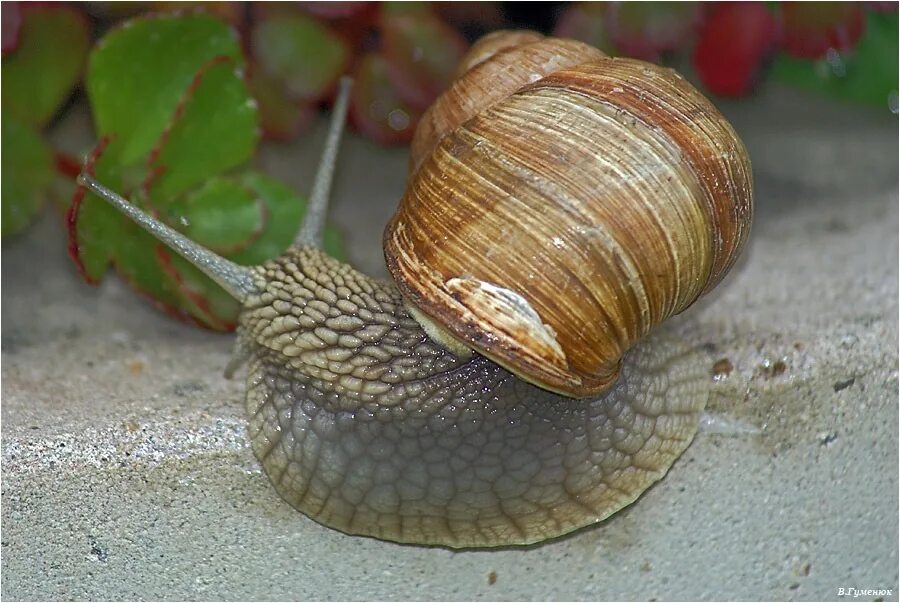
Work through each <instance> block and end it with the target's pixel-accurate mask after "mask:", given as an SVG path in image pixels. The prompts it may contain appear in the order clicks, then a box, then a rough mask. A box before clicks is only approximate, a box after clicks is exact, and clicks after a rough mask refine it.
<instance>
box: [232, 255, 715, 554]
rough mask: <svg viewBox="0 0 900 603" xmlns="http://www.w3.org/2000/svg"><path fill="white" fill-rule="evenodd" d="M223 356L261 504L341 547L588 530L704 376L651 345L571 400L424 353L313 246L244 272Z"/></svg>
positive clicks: (668, 436)
mask: <svg viewBox="0 0 900 603" xmlns="http://www.w3.org/2000/svg"><path fill="white" fill-rule="evenodd" d="M255 287H256V289H257V291H258V292H257V293H253V294H251V295H250V297H249V298H248V299H247V300H246V301H245V304H244V309H243V311H242V314H241V319H240V327H239V331H238V335H239V344H238V348H239V349H240V350H242V352H241V353H242V355H246V356H247V357H249V358H250V361H249V371H248V376H247V398H246V407H247V412H248V415H249V429H248V431H249V435H250V438H251V441H252V447H253V450H254V452H255V454H256V456H257V457H258V458H259V460H260V462H261V464H262V466H263V468H264V470H265V472H266V474H267V475H268V476H269V478H270V479H271V481H272V483H273V484H274V485H275V487H276V489H277V490H278V492H279V494H280V495H281V496H282V497H283V498H284V499H285V500H286V501H288V502H289V503H290V504H291V505H293V506H294V507H296V508H297V509H299V510H300V511H302V512H303V513H305V514H306V515H308V516H309V517H311V518H313V519H315V520H316V521H319V522H321V523H323V524H325V525H327V526H330V527H333V528H337V529H339V530H342V531H344V532H347V533H351V534H361V535H367V536H374V537H377V538H382V539H387V540H395V541H399V542H407V543H419V544H435V545H444V546H449V547H475V546H498V545H511V544H527V543H532V542H536V541H540V540H544V539H547V538H552V537H554V536H559V535H561V534H565V533H567V532H569V531H571V530H574V529H577V528H579V527H582V526H585V525H588V524H591V523H595V522H597V521H600V520H602V519H604V518H605V517H607V516H609V515H610V514H612V513H614V512H615V511H617V510H619V509H621V508H622V507H624V506H626V505H628V504H629V503H631V502H632V501H633V500H634V499H635V498H637V496H639V495H640V494H641V492H643V491H644V490H645V489H646V488H647V487H649V486H650V485H651V484H652V483H653V482H655V481H656V480H658V479H660V478H661V477H662V476H663V475H664V474H665V472H666V471H667V470H668V468H669V467H670V466H671V464H672V463H673V462H674V460H675V459H676V458H677V457H678V456H679V455H680V454H681V453H682V452H683V451H684V449H685V448H686V447H687V446H688V444H689V443H690V441H691V438H692V437H693V435H694V432H695V430H696V426H697V420H698V413H699V411H700V410H702V408H703V407H704V405H705V402H706V398H707V394H708V387H709V386H708V381H709V380H708V378H707V376H706V375H705V372H704V371H703V370H701V368H700V367H702V366H705V363H704V362H702V361H701V360H700V359H699V358H698V357H697V354H698V353H697V352H693V351H690V350H689V349H688V348H687V347H685V346H684V345H683V344H681V343H678V340H677V339H674V338H671V337H670V336H667V335H665V334H655V335H652V336H651V337H649V338H648V339H647V340H646V341H644V342H642V343H640V344H639V345H638V346H636V347H635V348H634V349H633V350H632V351H631V352H629V354H628V355H627V357H626V361H625V366H624V368H623V370H622V373H621V375H620V377H619V380H618V381H617V383H616V384H615V386H614V387H613V388H612V389H610V390H609V391H608V392H606V393H605V394H603V395H601V396H600V397H596V398H593V399H587V400H584V399H583V400H574V399H569V398H563V397H560V396H557V395H555V394H552V393H550V392H547V391H545V390H542V389H539V388H536V387H534V386H532V385H530V384H528V383H526V382H524V381H521V380H520V379H518V378H516V377H515V376H513V375H511V374H510V373H508V372H507V371H506V370H504V369H502V368H500V367H499V366H498V365H496V364H494V363H493V362H491V361H490V360H488V359H486V358H485V357H483V356H480V355H477V354H476V355H474V356H472V357H470V358H469V359H467V360H461V359H458V358H457V357H456V356H454V355H452V354H451V353H450V352H448V351H446V350H445V349H444V348H442V347H441V346H439V345H437V344H435V343H433V342H432V341H431V340H430V339H429V338H428V337H427V336H426V334H425V332H424V331H423V330H422V328H421V327H420V326H419V325H418V323H416V321H415V320H413V319H412V318H410V316H409V315H408V313H407V311H406V310H405V308H404V305H403V302H402V299H401V297H400V294H399V292H398V291H397V289H396V288H395V287H394V286H393V285H392V284H389V283H385V282H381V281H377V280H374V279H371V278H369V277H366V276H365V275H363V274H361V273H359V272H357V271H356V270H354V269H352V268H351V267H349V266H347V265H345V264H341V263H339V262H337V261H336V260H334V259H332V258H330V257H328V256H327V255H325V254H323V253H322V252H320V251H319V250H317V249H314V248H310V247H302V248H291V249H289V250H288V251H287V252H286V253H285V254H284V255H283V256H281V257H280V258H278V259H276V260H273V261H270V262H268V263H266V264H264V265H263V266H260V267H258V268H256V269H255Z"/></svg>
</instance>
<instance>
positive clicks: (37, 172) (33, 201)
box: [0, 114, 53, 237]
mask: <svg viewBox="0 0 900 603" xmlns="http://www.w3.org/2000/svg"><path fill="white" fill-rule="evenodd" d="M0 159H2V164H3V165H2V168H0V169H2V173H3V178H2V180H0V186H2V191H0V195H2V196H0V205H2V215H0V224H2V229H0V230H2V235H3V236H4V237H5V236H7V235H11V234H14V233H17V232H19V231H21V230H23V229H24V228H25V227H26V226H28V225H29V224H30V223H31V221H32V220H33V219H34V217H35V216H36V215H37V213H38V212H39V211H40V209H41V207H43V205H44V201H45V200H46V198H47V194H48V191H49V188H50V185H51V184H52V183H53V154H52V153H51V152H50V149H49V147H47V145H46V144H45V143H44V141H43V140H41V137H40V136H39V135H38V133H37V132H35V131H34V130H32V129H31V128H30V127H28V126H27V125H25V124H23V123H22V122H20V121H18V120H17V119H16V118H14V117H13V116H11V115H6V114H5V115H3V123H2V149H0Z"/></svg>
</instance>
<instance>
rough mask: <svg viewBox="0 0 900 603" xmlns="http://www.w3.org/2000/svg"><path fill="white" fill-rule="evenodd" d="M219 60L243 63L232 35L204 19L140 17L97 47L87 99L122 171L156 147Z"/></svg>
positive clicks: (214, 21)
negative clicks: (110, 137) (113, 141)
mask: <svg viewBox="0 0 900 603" xmlns="http://www.w3.org/2000/svg"><path fill="white" fill-rule="evenodd" d="M220 56H224V57H229V58H230V59H231V60H233V61H234V65H237V66H241V65H242V63H243V59H242V57H241V50H240V47H239V46H238V44H237V40H236V34H235V32H234V30H232V29H231V28H229V27H228V26H227V25H225V24H224V23H223V22H222V21H220V20H219V19H217V18H215V17H211V16H209V15H206V14H202V13H194V14H189V15H171V14H162V15H156V16H153V17H140V18H137V19H133V20H131V21H126V22H125V23H124V24H122V25H120V26H118V27H117V28H115V29H113V30H111V31H110V32H109V33H108V34H106V36H104V37H103V39H102V40H100V42H98V44H97V46H96V47H95V48H94V50H93V52H92V53H91V58H90V64H89V67H88V74H87V90H88V96H89V98H90V101H91V109H92V111H93V115H94V123H95V124H96V127H97V130H98V133H99V135H100V136H105V135H107V134H114V135H116V136H117V138H118V139H119V140H121V143H120V144H121V150H120V151H119V153H120V154H121V156H120V157H119V162H120V163H121V164H122V165H132V164H134V163H136V162H139V161H141V160H142V159H143V158H144V157H145V155H146V154H147V153H148V152H149V151H150V150H151V149H153V148H154V147H155V146H157V145H158V140H159V137H160V136H161V135H162V133H163V132H164V131H165V129H166V128H167V127H168V126H169V125H170V124H171V121H172V115H173V114H174V113H175V110H176V108H177V107H178V106H179V104H180V103H181V102H182V100H183V97H184V92H185V90H187V89H188V88H189V87H190V86H191V82H192V81H194V79H195V77H196V75H197V72H198V71H200V70H201V69H202V68H203V66H204V65H207V64H208V63H209V62H210V61H212V60H214V59H216V57H220Z"/></svg>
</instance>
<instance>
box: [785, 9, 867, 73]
mask: <svg viewBox="0 0 900 603" xmlns="http://www.w3.org/2000/svg"><path fill="white" fill-rule="evenodd" d="M781 14H782V18H783V19H784V50H785V51H786V52H787V53H788V54H791V55H793V56H795V57H800V58H807V59H818V58H821V57H823V56H825V53H826V52H828V49H830V48H833V49H835V50H837V51H843V50H849V49H851V48H853V47H854V46H856V43H857V42H858V41H859V39H860V38H861V37H862V34H863V30H864V25H865V20H864V19H863V11H862V8H861V7H860V4H859V3H857V2H783V3H782V4H781Z"/></svg>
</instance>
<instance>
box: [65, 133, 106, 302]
mask: <svg viewBox="0 0 900 603" xmlns="http://www.w3.org/2000/svg"><path fill="white" fill-rule="evenodd" d="M109 144H110V137H108V136H106V137H103V138H102V139H100V142H99V143H97V145H96V146H95V147H94V149H93V151H91V153H90V155H88V158H87V161H86V162H85V165H84V172H85V173H87V174H90V175H91V176H94V177H96V176H97V172H98V170H97V164H98V162H99V161H100V159H101V157H103V154H104V153H105V151H106V148H107V147H108V146H109ZM109 171H110V170H108V169H102V170H101V173H102V174H103V177H104V178H106V180H105V182H106V183H107V184H108V185H109V186H116V184H118V182H112V181H111V179H112V174H111V173H109ZM89 198H90V201H88V199H89ZM104 206H105V203H103V202H102V201H100V200H99V199H97V198H95V197H94V196H93V195H88V194H87V191H86V190H85V189H84V188H82V187H80V186H79V187H76V188H75V192H74V194H73V196H72V203H71V205H69V210H68V212H67V213H66V225H67V228H68V233H69V257H71V258H72V261H73V262H75V266H76V268H78V272H79V273H80V274H81V276H82V277H84V280H86V281H87V282H89V283H92V284H96V283H98V282H99V281H100V278H101V277H102V276H103V273H104V272H106V268H107V266H108V265H109V262H110V258H111V256H112V253H111V251H110V250H109V248H108V246H107V244H108V243H109V241H108V240H107V239H105V238H104V237H98V238H97V240H96V241H93V242H92V241H85V240H84V235H83V234H82V230H83V229H84V227H83V226H82V222H81V220H82V218H83V217H84V214H87V223H88V224H91V225H94V224H96V226H92V227H93V228H98V229H99V230H101V231H102V230H104V229H105V230H107V231H108V229H109V228H110V227H111V225H114V224H115V221H114V220H113V219H112V218H111V216H114V215H115V214H114V212H111V211H109V209H110V208H106V209H105V210H104ZM91 214H95V215H93V216H92V215H91ZM88 238H90V237H88Z"/></svg>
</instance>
